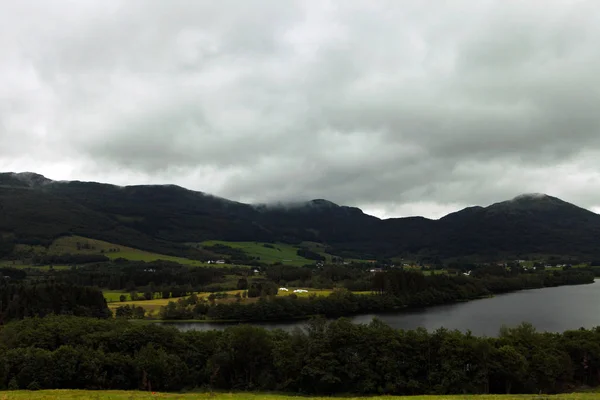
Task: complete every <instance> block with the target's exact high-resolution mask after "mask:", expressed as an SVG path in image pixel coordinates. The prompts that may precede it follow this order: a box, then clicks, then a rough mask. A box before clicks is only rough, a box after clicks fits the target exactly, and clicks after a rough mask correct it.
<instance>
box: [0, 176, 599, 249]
mask: <svg viewBox="0 0 600 400" xmlns="http://www.w3.org/2000/svg"><path fill="white" fill-rule="evenodd" d="M0 234H3V235H4V236H7V235H11V236H12V237H14V238H16V240H17V242H27V241H31V240H34V241H36V240H37V241H41V242H44V241H50V240H52V239H54V238H56V237H58V236H61V235H71V234H77V235H81V236H86V237H90V238H96V239H101V240H106V241H110V242H113V243H120V244H123V245H127V246H131V247H137V248H142V249H147V250H153V251H162V252H166V253H168V254H171V253H172V254H181V253H182V252H183V253H185V252H189V251H191V250H190V248H189V247H188V246H186V245H185V243H190V242H193V243H197V242H202V241H205V240H211V239H214V240H227V241H256V242H275V241H279V242H287V243H299V242H301V241H314V242H321V243H325V244H327V245H328V246H329V247H330V248H332V249H333V250H335V252H336V253H337V254H341V255H345V256H361V255H362V256H364V257H369V258H372V257H377V256H387V257H391V256H399V255H415V254H419V255H425V256H435V257H441V258H448V257H462V256H481V257H488V258H500V257H505V256H514V255H524V254H556V255H585V256H590V257H591V256H596V255H600V249H598V246H597V243H600V215H597V214H595V213H593V212H591V211H588V210H585V209H583V208H580V207H577V206H575V205H573V204H570V203H567V202H564V201H562V200H560V199H557V198H555V197H551V196H546V195H539V194H535V195H523V196H518V197H516V198H515V199H512V200H509V201H505V202H501V203H496V204H493V205H491V206H489V207H469V208H466V209H464V210H461V211H458V212H455V213H452V214H449V215H447V216H445V217H444V218H441V219H439V220H430V219H426V218H422V217H411V218H393V219H387V220H380V219H378V218H376V217H373V216H370V215H366V214H364V213H363V212H362V211H361V210H360V209H358V208H354V207H345V206H339V205H337V204H334V203H331V202H329V201H327V200H322V199H319V200H313V201H309V202H303V203H295V204H278V205H249V204H243V203H238V202H234V201H230V200H226V199H222V198H218V197H214V196H211V195H208V194H205V193H201V192H195V191H191V190H187V189H184V188H181V187H179V186H174V185H163V186H159V185H146V186H144V185H142V186H127V187H119V186H114V185H107V184H100V183H94V182H79V181H73V182H55V181H51V180H49V179H46V178H44V177H43V176H41V175H37V174H32V173H26V174H12V173H4V174H0Z"/></svg>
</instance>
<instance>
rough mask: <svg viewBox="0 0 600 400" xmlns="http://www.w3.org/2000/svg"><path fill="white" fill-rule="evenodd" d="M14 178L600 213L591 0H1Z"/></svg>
mask: <svg viewBox="0 0 600 400" xmlns="http://www.w3.org/2000/svg"><path fill="white" fill-rule="evenodd" d="M0 6H1V8H2V12H1V13H0V88H1V89H0V171H14V172H23V171H32V172H37V173H40V174H43V175H45V176H47V177H49V178H51V179H56V180H93V181H101V182H107V183H113V184H119V185H127V184H149V183H151V184H163V183H164V184H166V183H168V184H177V185H180V186H183V187H186V188H190V189H194V190H199V191H203V192H207V193H212V194H214V195H218V196H222V197H226V198H229V199H232V200H237V201H244V202H250V203H268V202H275V201H298V200H309V199H316V198H324V199H328V200H330V201H333V202H335V203H338V204H344V205H350V206H357V207H360V208H362V209H363V210H364V211H365V212H368V213H371V214H374V215H377V216H380V217H392V216H410V215H424V216H427V217H432V218H438V217H441V216H443V215H444V214H446V213H448V212H451V211H455V210H457V209H460V208H462V207H466V206H470V205H488V204H491V203H494V202H497V201H502V200H506V199H510V198H513V197H515V196H517V195H519V194H521V193H530V192H540V193H547V194H550V195H553V196H557V197H560V198H562V199H564V200H567V201H570V202H572V203H575V204H577V205H580V206H583V207H586V208H590V209H592V210H594V211H600V190H598V188H599V185H600V72H599V71H600V46H599V45H598V44H599V43H600V2H597V1H595V0H589V1H577V0H527V1H516V0H514V1H511V0H477V1H473V0H464V1H463V0H448V1H442V0H437V1H433V0H419V1H412V0H411V1H408V0H389V1H388V0H378V1H370V0H363V1H357V0H339V1H323V0H297V1H296V0H285V1H281V0H248V1H240V0H220V1H212V0H211V1H204V0H189V1H185V0H169V1H164V0H106V1H96V0H55V1H52V2H49V1H46V0H43V1H31V0H20V1H10V0H0Z"/></svg>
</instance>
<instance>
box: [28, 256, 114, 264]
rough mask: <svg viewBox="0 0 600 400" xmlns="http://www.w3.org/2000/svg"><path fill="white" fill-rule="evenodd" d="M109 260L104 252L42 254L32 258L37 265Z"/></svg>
mask: <svg viewBox="0 0 600 400" xmlns="http://www.w3.org/2000/svg"><path fill="white" fill-rule="evenodd" d="M107 261H110V259H109V258H108V257H106V256H105V255H103V254H42V255H37V256H34V257H33V259H32V262H33V264H35V265H55V264H66V265H79V264H89V263H101V262H107Z"/></svg>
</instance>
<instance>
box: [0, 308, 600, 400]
mask: <svg viewBox="0 0 600 400" xmlns="http://www.w3.org/2000/svg"><path fill="white" fill-rule="evenodd" d="M599 378H600V328H595V329H591V330H584V329H580V330H575V331H567V332H564V333H562V334H554V333H538V332H536V331H535V329H534V328H533V327H532V326H530V325H527V324H523V325H521V326H519V327H516V328H511V329H508V328H503V329H501V332H500V335H499V337H497V338H486V337H475V336H473V335H471V334H470V333H468V332H467V333H461V332H458V331H448V330H445V329H439V330H437V331H434V332H427V331H426V330H424V329H417V330H411V331H403V330H394V329H391V328H390V327H388V326H387V325H385V324H383V323H382V322H380V321H378V320H373V322H371V323H370V324H368V325H358V324H353V323H351V322H350V321H349V320H346V319H339V320H336V321H333V322H326V321H325V320H323V319H313V320H310V321H308V322H307V324H306V326H305V328H304V329H297V330H296V331H294V332H284V331H281V330H273V331H269V330H266V329H262V328H259V327H252V326H247V325H239V326H235V327H231V328H227V329H225V330H223V331H206V332H198V331H191V332H180V331H178V330H176V329H175V328H170V327H164V326H158V325H140V324H135V323H131V322H127V321H123V320H115V319H94V318H85V317H73V316H48V317H45V318H28V319H25V320H22V321H17V322H13V323H10V324H8V325H6V326H5V327H4V328H2V330H0V389H19V388H20V389H43V388H85V389H143V390H153V391H180V390H192V389H200V390H235V391H240V390H253V391H277V392H288V393H296V394H322V395H333V394H342V393H355V394H426V393H430V394H450V393H458V394H462V393H540V392H541V393H557V392H563V391H570V390H573V389H574V388H576V387H579V386H581V385H587V386H597V385H598V384H599Z"/></svg>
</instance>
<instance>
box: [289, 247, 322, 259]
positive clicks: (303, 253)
mask: <svg viewBox="0 0 600 400" xmlns="http://www.w3.org/2000/svg"><path fill="white" fill-rule="evenodd" d="M296 254H297V255H298V256H300V257H304V258H308V259H309V260H315V261H325V260H326V258H325V256H322V255H321V254H319V253H316V252H314V251H311V250H309V249H307V248H305V247H301V248H299V249H298V250H297V251H296Z"/></svg>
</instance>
